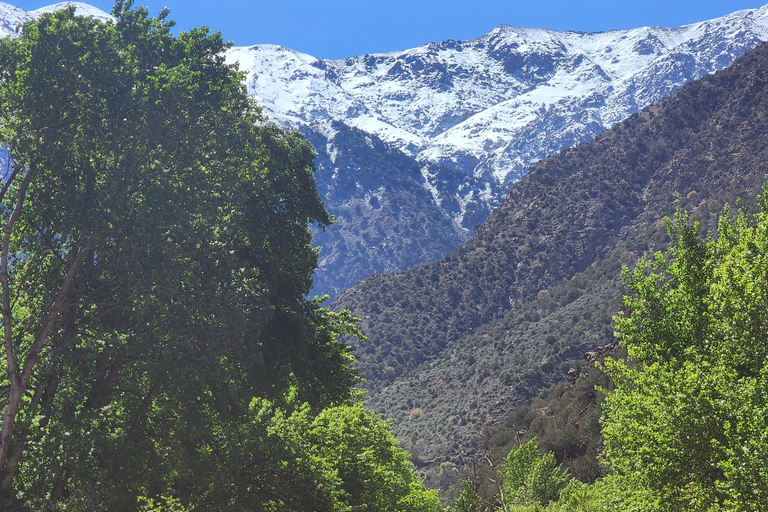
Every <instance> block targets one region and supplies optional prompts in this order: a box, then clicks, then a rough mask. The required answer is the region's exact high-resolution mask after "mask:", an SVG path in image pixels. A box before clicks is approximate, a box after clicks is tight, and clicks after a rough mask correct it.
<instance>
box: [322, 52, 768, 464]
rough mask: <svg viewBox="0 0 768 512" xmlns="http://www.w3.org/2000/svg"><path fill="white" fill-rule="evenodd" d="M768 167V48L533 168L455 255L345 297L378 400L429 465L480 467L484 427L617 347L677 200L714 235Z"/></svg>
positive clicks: (374, 402)
mask: <svg viewBox="0 0 768 512" xmlns="http://www.w3.org/2000/svg"><path fill="white" fill-rule="evenodd" d="M766 173H768V47H767V46H765V45H763V46H760V47H758V48H757V49H756V50H754V51H752V52H750V53H748V54H747V55H745V56H744V57H742V58H741V59H738V60H737V61H736V62H735V63H734V64H733V65H732V66H731V67H729V68H728V69H726V70H724V71H720V72H718V73H715V74H714V75H710V76H707V77H705V78H703V79H701V80H698V81H696V82H693V83H690V84H688V85H686V86H685V87H683V88H682V89H681V90H680V91H678V92H677V93H675V94H673V95H672V96H670V97H668V98H667V99H665V100H663V101H662V102H661V103H659V104H657V105H654V106H651V107H648V108H646V109H644V110H643V111H642V112H641V113H639V114H636V115H633V116H632V117H630V118H629V119H628V120H626V121H624V122H622V123H619V124H618V125H616V126H615V127H614V128H612V129H610V130H607V131H605V132H604V133H603V134H601V135H599V136H598V137H597V138H596V139H595V140H593V141H592V142H589V143H586V144H582V145H580V146H578V147H576V148H573V149H567V150H563V151H561V152H560V153H559V154H557V155H554V156H551V157H549V158H547V159H546V160H544V161H542V162H541V163H539V164H537V165H536V166H534V167H533V168H532V169H531V171H530V173H529V174H528V175H527V176H526V177H525V178H523V179H522V180H521V181H520V182H519V183H518V184H517V185H516V186H515V187H514V188H513V189H512V191H511V192H510V194H509V196H508V197H507V199H506V201H505V202H504V204H503V205H501V206H500V207H499V208H498V209H497V210H496V211H495V212H494V213H493V214H492V215H491V217H490V218H489V219H488V220H487V221H486V222H485V223H484V224H483V225H482V226H481V227H480V228H478V229H477V231H476V232H475V234H474V236H473V237H472V238H471V239H470V240H469V242H468V243H467V244H466V245H464V246H463V247H461V248H460V249H458V250H456V251H455V252H453V253H452V254H451V255H449V256H448V257H446V258H445V259H443V260H441V261H439V262H436V263H431V264H428V265H424V266H421V267H418V268H416V269H412V270H410V271H407V272H403V273H399V274H394V275H377V276H374V277H372V278H369V279H367V280H365V281H363V282H361V283H359V284H358V285H357V286H356V287H354V288H353V289H351V290H349V291H347V292H345V293H343V294H342V295H341V296H340V298H339V300H338V301H337V303H336V307H338V308H349V309H351V310H352V312H353V313H354V314H355V315H357V316H359V317H361V318H362V327H363V331H364V332H365V333H366V334H367V335H368V336H369V341H368V342H367V343H365V344H364V345H362V346H359V347H357V355H358V358H359V366H360V368H361V369H362V372H363V376H364V377H365V378H366V379H368V387H369V388H370V390H371V391H370V393H369V395H368V404H369V405H370V406H372V407H373V408H374V409H376V410H378V411H381V412H383V413H385V414H387V415H390V416H392V417H393V418H395V431H396V433H397V434H398V435H399V436H400V438H401V439H402V440H403V442H404V443H405V446H406V447H407V448H409V449H411V450H412V451H413V452H414V453H415V454H416V456H417V457H418V458H419V459H420V460H421V461H422V462H424V461H427V462H429V461H433V460H443V459H446V458H451V459H453V460H459V461H460V460H468V458H469V457H471V456H473V455H474V454H475V453H476V452H475V451H474V450H476V448H477V446H476V444H474V443H476V442H477V439H478V438H479V432H480V427H481V426H482V425H483V424H485V423H493V422H495V421H499V420H501V419H503V418H504V417H505V416H506V415H507V414H509V412H510V411H511V410H512V407H513V406H514V405H515V404H517V403H520V402H521V401H522V400H524V399H527V398H530V397H532V396H534V395H535V394H536V393H537V392H538V390H539V389H540V388H542V387H543V386H546V385H549V384H551V383H553V382H557V381H562V380H564V379H566V378H567V377H566V372H567V371H568V369H569V367H570V365H571V364H572V363H571V361H572V360H573V359H578V358H580V357H581V355H582V353H583V352H584V351H586V350H588V349H590V348H592V347H595V346H599V345H605V344H607V343H610V342H611V341H612V326H611V321H610V316H611V315H612V314H614V313H615V312H616V311H617V310H618V309H619V307H620V297H621V293H622V289H623V285H622V283H621V279H620V276H619V269H620V266H621V264H632V263H633V262H634V261H636V259H637V257H638V256H640V255H642V254H646V253H648V251H653V250H658V249H662V248H664V247H665V246H666V244H667V243H668V240H667V236H666V232H665V229H664V226H663V222H661V219H662V218H663V217H664V216H669V215H672V214H673V213H674V210H675V208H676V205H677V204H679V205H680V206H682V207H683V208H685V209H687V210H689V211H691V212H692V217H693V218H694V219H698V220H701V221H702V222H703V223H704V225H705V226H710V227H711V226H712V225H713V223H714V222H715V219H716V217H717V216H718V214H719V213H720V212H721V209H722V207H723V206H724V205H725V204H726V203H730V204H734V203H735V201H736V199H737V198H741V199H742V200H743V205H744V207H745V208H751V207H753V206H754V196H755V194H756V193H757V192H758V191H759V188H760V186H761V185H762V184H763V183H764V181H765V179H766Z"/></svg>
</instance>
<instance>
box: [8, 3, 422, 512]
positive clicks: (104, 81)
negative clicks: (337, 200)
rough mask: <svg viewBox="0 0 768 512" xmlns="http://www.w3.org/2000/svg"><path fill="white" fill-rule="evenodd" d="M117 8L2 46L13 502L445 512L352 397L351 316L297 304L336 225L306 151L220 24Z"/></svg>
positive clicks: (42, 28) (35, 25) (53, 24)
mask: <svg viewBox="0 0 768 512" xmlns="http://www.w3.org/2000/svg"><path fill="white" fill-rule="evenodd" d="M112 14H113V16H114V21H112V22H106V23H105V22H102V21H99V20H96V19H93V18H87V17H80V16H76V15H75V11H74V8H68V9H64V10H61V11H57V12H55V13H51V14H45V15H43V16H41V17H40V19H39V20H36V21H32V22H29V23H27V24H25V25H24V27H23V29H22V31H21V34H20V36H19V37H18V38H16V39H5V40H3V41H0V119H2V132H1V133H0V136H1V137H2V143H3V144H5V145H6V146H7V148H8V152H9V156H10V160H9V162H10V163H9V166H10V168H9V169H8V172H7V173H6V176H5V178H4V180H3V184H2V185H3V186H2V201H3V212H2V216H1V217H0V219H1V220H2V236H3V238H2V251H1V253H0V257H1V260H0V283H1V284H2V317H3V348H4V359H3V362H2V366H0V369H2V377H0V379H2V380H1V381H0V386H2V390H3V392H4V394H5V400H4V402H5V409H4V413H3V423H2V430H1V431H0V477H1V478H0V492H1V493H2V497H0V499H3V500H5V501H4V505H3V506H4V507H7V508H10V509H11V510H13V509H14V508H19V509H31V510H49V509H50V510H54V509H58V508H66V509H67V510H137V509H138V508H139V507H140V506H143V507H144V508H145V509H147V510H150V509H154V508H153V507H155V508H156V507H160V506H165V507H166V508H170V509H173V507H176V508H178V509H188V510H361V508H360V507H359V506H357V508H356V505H355V503H357V501H356V500H359V499H362V498H361V497H364V496H368V495H373V494H375V493H379V494H381V495H382V496H384V495H385V494H387V493H389V494H388V496H389V497H388V498H386V499H388V500H389V501H388V502H387V503H396V504H397V507H399V508H397V507H394V508H389V509H390V510H403V511H406V510H433V509H434V507H435V506H436V503H437V502H436V497H435V496H434V494H432V493H430V492H427V491H425V490H424V488H423V486H422V485H421V484H420V483H419V482H418V481H417V480H415V479H414V477H413V474H412V473H411V470H410V468H409V467H408V465H407V461H406V460H404V455H403V452H401V451H400V450H399V449H398V448H396V443H395V441H394V439H393V438H392V437H391V435H389V434H388V427H387V426H386V424H384V423H383V422H382V420H380V419H377V418H376V417H374V416H372V415H371V414H370V413H367V412H364V411H363V410H361V409H360V406H359V405H357V401H358V398H356V396H357V395H356V393H355V391H354V384H355V383H356V379H357V377H356V373H355V371H354V369H353V368H352V366H351V355H350V353H349V351H348V348H347V347H346V345H344V344H343V343H341V342H340V341H339V340H338V336H339V335H340V334H352V335H355V334H357V331H356V328H355V327H354V324H353V323H352V319H351V317H350V316H349V314H348V313H346V312H342V313H332V312H330V311H328V310H327V309H324V308H322V307H320V303H319V301H318V300H308V299H307V298H306V297H305V296H306V294H307V293H308V291H309V289H310V287H311V284H312V272H313V270H314V268H315V266H316V263H317V252H316V250H315V249H314V248H313V247H312V238H311V233H310V231H309V225H310V224H313V223H316V224H318V225H320V226H326V225H328V224H329V223H330V217H329V215H328V213H327V212H326V210H325V208H324V206H323V204H322V202H321V200H320V198H319V197H318V195H317V191H316V187H315V181H314V176H313V172H314V167H313V159H314V153H313V151H312V149H311V147H310V146H309V144H308V143H307V142H306V141H304V140H303V139H302V138H301V137H300V136H299V135H298V134H296V133H293V132H287V131H284V130H281V129H279V128H277V127H275V126H274V125H272V124H269V123H267V122H266V121H265V119H264V118H263V116H262V115H261V113H260V111H259V109H258V107H256V106H255V105H254V104H253V102H252V100H251V99H250V98H249V97H248V96H247V94H246V91H245V88H244V86H243V85H242V76H241V74H240V73H239V72H238V71H237V69H236V68H234V67H232V66H228V65H226V64H225V63H224V57H223V51H224V50H225V49H226V48H227V45H226V44H225V43H224V42H223V41H222V39H221V37H220V35H219V34H218V33H209V32H208V30H207V29H205V28H202V29H193V30H191V31H189V32H182V33H181V34H180V35H179V36H178V37H177V36H174V35H173V34H172V33H171V30H170V29H171V28H172V26H173V22H172V21H170V20H168V19H167V16H168V11H167V10H164V11H162V12H161V13H160V15H159V16H157V17H150V16H149V14H148V12H147V11H146V10H145V9H144V8H135V9H134V8H133V6H132V2H130V1H118V2H117V3H116V4H115V7H114V10H113V13H112ZM296 425H302V428H301V429H299V430H296V429H297V427H296ZM304 428H306V429H308V430H306V431H305V430H303V429H304ZM291 429H294V431H295V432H294V434H295V435H290V433H291V432H292V430H291ZM344 429H347V430H349V431H350V432H352V433H350V434H349V436H350V438H353V439H355V443H356V444H353V445H351V446H349V447H347V448H345V449H344V450H342V449H341V448H340V447H339V446H340V445H339V444H338V443H337V442H334V443H331V442H329V441H328V439H331V438H333V436H337V437H338V436H342V437H343V435H342V434H341V433H340V432H345V430H344ZM358 430H359V431H360V432H358ZM363 431H364V432H366V433H367V434H365V435H363V434H361V432H363ZM374 433H376V435H374ZM313 436H314V437H313ZM289 438H290V439H289ZM289 441H290V442H289ZM376 450H378V451H376ZM345 457H351V458H352V459H353V460H358V462H357V464H359V465H362V466H366V468H367V470H369V471H372V472H373V474H371V475H370V478H368V477H366V479H365V480H364V481H361V480H360V478H361V475H360V474H359V473H358V472H357V471H353V470H352V469H353V468H354V467H356V466H354V464H355V463H354V462H353V461H348V460H346V459H345ZM350 464H352V466H350ZM294 469H295V471H294ZM377 496H378V495H377ZM381 499H384V498H383V497H382V498H381ZM163 504H164V505H163Z"/></svg>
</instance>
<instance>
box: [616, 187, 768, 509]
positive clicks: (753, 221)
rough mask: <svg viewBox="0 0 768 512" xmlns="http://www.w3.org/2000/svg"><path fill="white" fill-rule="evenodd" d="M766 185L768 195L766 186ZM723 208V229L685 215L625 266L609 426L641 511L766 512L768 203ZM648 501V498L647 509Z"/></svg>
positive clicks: (631, 498) (619, 467) (630, 500)
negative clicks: (661, 241)
mask: <svg viewBox="0 0 768 512" xmlns="http://www.w3.org/2000/svg"><path fill="white" fill-rule="evenodd" d="M766 192H768V190H765V191H764V194H765V193H766ZM761 205H762V211H761V212H760V213H758V214H756V215H748V214H746V213H740V214H739V215H737V216H732V215H731V214H730V212H729V211H727V210H726V211H725V212H724V214H723V216H722V218H721V220H720V223H719V227H718V233H717V237H714V236H709V237H707V238H706V239H701V238H700V233H699V227H698V226H697V225H695V224H694V225H690V224H689V223H688V221H687V217H686V215H684V214H679V215H678V216H677V218H676V220H675V222H674V223H672V222H671V223H670V225H669V232H670V234H671V235H672V238H673V242H674V245H673V247H672V248H671V249H670V250H669V251H668V252H666V253H658V254H656V256H655V258H654V259H653V260H651V261H645V260H644V261H641V262H640V263H639V264H638V266H637V267H636V269H635V270H634V272H629V271H626V279H627V283H628V286H629V288H630V290H631V292H632V294H631V295H630V296H628V297H627V298H626V311H625V313H624V314H623V315H620V316H618V317H617V318H616V323H617V329H618V332H619V335H620V340H621V343H622V344H624V345H625V346H626V347H627V348H628V351H629V355H630V357H631V359H630V360H631V361H633V363H632V364H628V363H625V362H618V361H614V362H612V363H610V364H609V370H610V372H611V374H612V376H613V378H614V382H615V384H616V390H615V392H612V393H610V394H609V395H608V398H607V402H606V406H605V413H604V425H603V433H604V435H605V439H606V454H607V458H608V460H609V462H610V464H611V466H612V467H613V469H614V470H615V472H616V473H617V476H618V477H619V478H622V479H624V480H625V481H626V483H627V485H626V486H625V488H626V489H630V490H633V492H629V493H627V494H628V495H627V496H626V501H625V504H626V505H627V506H629V505H630V504H633V505H632V506H638V507H640V508H641V509H644V510H651V509H660V510H766V509H768V394H767V393H766V390H767V389H768V202H766V199H765V197H763V198H762V199H761ZM641 504H642V506H641Z"/></svg>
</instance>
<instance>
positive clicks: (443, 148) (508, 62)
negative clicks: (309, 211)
mask: <svg viewBox="0 0 768 512" xmlns="http://www.w3.org/2000/svg"><path fill="white" fill-rule="evenodd" d="M767 39H768V6H764V7H762V8H759V9H752V10H744V11H739V12H735V13H733V14H730V15H727V16H724V17H722V18H718V19H714V20H710V21H704V22H701V23H695V24H691V25H686V26H682V27H672V28H667V27H642V28H636V29H631V30H616V31H611V32H601V33H580V32H559V31H552V30H546V29H519V28H514V27H510V26H507V25H501V26H499V27H497V28H495V29H494V30H492V31H491V32H489V33H488V34H485V35H483V36H481V37H479V38H477V39H473V40H469V41H452V40H451V41H444V42H441V43H430V44H427V45H424V46H420V47H418V48H413V49H410V50H405V51H400V52H390V53H381V54H371V55H361V56H356V57H350V58H348V59H343V60H336V61H331V60H324V59H318V58H315V57H312V56H310V55H307V54H303V53H299V52H295V51H292V50H289V49H287V48H284V47H281V46H274V45H258V46H253V47H247V48H246V47H235V48H232V50H231V51H230V52H229V54H228V56H227V58H228V59H229V61H230V62H238V63H239V65H240V68H241V69H242V70H244V71H246V72H247V77H246V81H247V86H248V89H249V90H250V91H251V92H252V93H253V94H254V95H255V97H256V98H257V100H258V101H259V103H261V104H262V105H264V110H265V113H266V114H267V115H268V116H269V117H270V118H271V119H272V120H274V121H275V122H277V123H278V124H280V125H282V126H284V127H287V128H294V129H298V130H300V131H302V132H304V133H308V132H310V131H311V132H313V133H315V134H317V133H324V132H328V130H329V128H328V127H329V126H330V125H331V124H332V123H336V124H337V125H339V124H343V125H346V126H349V127H352V128H356V129H358V130H360V131H361V132H362V133H365V134H368V135H369V136H370V137H373V138H375V139H377V140H379V141H382V142H383V143H385V144H387V145H389V146H391V147H392V148H394V149H396V150H398V151H399V152H400V153H402V154H403V155H405V156H407V157H409V158H411V159H413V160H414V161H415V162H416V165H417V166H418V168H419V172H420V175H421V177H420V180H419V181H420V184H421V186H422V187H423V188H424V189H425V190H427V191H428V192H429V197H430V198H431V199H432V201H433V202H434V205H436V206H437V207H438V208H439V209H440V210H442V212H444V213H445V215H446V216H448V217H449V218H450V219H451V220H453V222H454V223H455V225H456V226H457V230H454V231H455V232H461V231H462V230H463V231H464V233H465V236H464V237H462V236H461V235H460V234H459V235H456V234H455V233H454V234H452V240H453V241H454V243H455V244H456V245H458V244H459V243H461V242H462V241H463V240H464V239H465V238H466V235H467V234H469V233H470V231H471V230H472V228H473V227H474V226H475V225H477V224H478V223H480V222H482V221H483V220H485V218H486V217H487V215H488V214H489V213H490V211H491V210H492V209H493V208H494V207H495V206H497V205H498V204H499V203H500V202H501V201H502V200H503V198H504V196H505V195H506V193H507V192H508V191H509V189H510V187H511V186H512V185H513V184H514V183H515V182H516V181H517V180H519V179H520V177H522V176H523V175H524V174H525V173H526V172H527V169H528V167H529V166H531V165H532V164H534V163H535V162H537V161H539V160H541V159H542V158H544V157H546V156H547V155H550V154H553V153H556V152H558V151H559V150H561V149H563V148H568V147H571V146H574V145H576V144H579V143H581V142H585V141H588V140H591V139H592V138H593V137H595V135H597V134H598V133H600V132H602V131H603V130H605V129H606V128H609V127H611V126H613V125H614V124H616V123H617V122H619V121H621V120H623V119H625V118H627V117H628V116H630V115H631V114H633V113H635V112H638V111H640V110H641V109H643V108H644V107H646V106H648V105H651V104H653V103H656V102H658V101H659V100H661V99H662V98H664V97H665V96H667V95H669V94H670V93H672V92H674V91H676V90H677V89H679V88H680V87H681V86H682V85H683V84H684V83H686V82H688V81H691V80H694V79H697V78H700V77H702V76H704V75H706V74H708V73H712V72H714V71H716V70H719V69H722V68H724V67H727V66H728V65H729V64H731V62H733V60H734V59H735V58H737V57H739V56H741V55H742V54H744V52H746V51H747V50H749V49H751V48H753V47H755V46H757V45H758V44H760V43H761V42H762V41H765V40H767ZM332 131H333V130H332ZM314 143H315V146H316V148H317V149H318V152H319V153H320V154H321V158H320V159H319V160H318V180H319V181H320V182H321V184H322V183H323V182H324V181H326V182H328V187H330V189H333V186H334V185H333V179H332V177H333V176H335V175H338V173H339V170H340V169H339V166H338V165H336V162H335V158H334V156H335V155H336V153H337V152H336V149H335V146H334V141H333V139H332V138H326V139H324V140H318V139H317V138H315V140H314ZM347 149H348V151H352V152H353V153H354V152H355V151H357V152H359V155H363V154H364V153H367V152H369V151H370V145H366V144H363V145H361V146H360V147H357V148H347ZM350 158H351V160H352V161H354V155H352V156H351V157H350ZM347 163H349V158H348V159H347ZM360 172H361V173H364V172H365V170H364V169H362V170H361V171H360ZM345 186H347V188H349V187H348V185H345ZM357 189H358V190H357V195H356V196H355V195H354V194H352V195H353V196H355V197H356V198H357V201H358V203H359V204H358V206H363V207H364V208H362V209H360V208H358V209H357V211H356V213H355V212H352V211H351V210H350V208H349V207H348V205H347V206H344V205H341V204H337V203H335V202H334V201H333V200H330V201H328V203H327V204H328V207H329V209H331V211H332V212H333V213H336V214H337V217H338V218H339V224H338V225H337V226H334V227H333V228H331V230H330V233H331V234H330V235H329V234H326V236H325V239H324V240H323V247H322V249H321V266H320V269H319V272H318V279H319V281H320V283H322V286H321V291H326V292H334V291H339V290H340V289H342V288H344V287H348V286H349V285H351V284H353V283H354V281H355V280H356V279H359V278H360V277H362V276H363V275H364V274H366V273H368V274H371V273H373V272H374V271H379V272H381V271H393V270H402V269H404V268H405V266H402V263H403V262H402V261H401V262H400V265H395V264H393V262H392V261H391V260H386V259H380V258H379V259H377V258H376V257H374V256H371V257H370V258H369V261H368V263H367V268H365V269H364V270H363V269H362V268H357V267H355V268H356V269H357V271H358V272H357V274H358V275H357V277H356V278H355V279H351V280H350V279H348V278H347V279H346V280H345V279H343V277H344V276H345V275H347V276H349V273H346V274H345V271H344V269H345V267H341V266H337V263H338V262H339V259H340V258H339V257H338V255H336V256H332V257H331V258H330V259H329V258H327V257H326V258H325V259H324V256H327V255H329V254H331V255H334V254H336V253H337V252H338V251H337V248H338V246H339V244H340V243H341V242H342V241H345V240H346V241H347V242H349V240H351V239H354V240H356V242H357V243H360V244H362V245H365V244H366V241H365V240H364V239H362V238H360V236H359V235H360V234H359V233H354V232H353V231H354V230H351V229H350V227H349V226H348V223H349V222H350V221H351V219H352V218H353V217H354V216H355V215H362V216H364V217H365V216H366V212H367V211H368V210H369V209H370V208H368V210H367V209H366V208H365V206H367V202H366V200H365V197H366V195H368V196H370V194H371V193H373V192H374V191H373V190H370V189H367V188H366V187H364V186H362V184H361V183H360V182H358V183H357ZM350 197H352V196H350ZM381 202H383V200H379V203H381ZM405 220H406V221H407V222H411V221H412V219H405ZM389 221H390V222H392V219H389ZM376 222H377V221H376V220H375V219H372V224H373V225H374V226H375V225H376ZM334 230H335V231H334ZM407 237H408V235H405V236H400V237H399V240H398V236H395V237H394V239H390V243H394V245H395V247H397V246H402V245H403V244H404V243H405V242H407ZM422 243H423V244H424V245H425V246H429V245H430V243H431V237H430V235H429V232H428V230H427V239H425V240H423V241H422ZM334 244H335V245H334ZM367 247H368V248H369V249H370V250H371V251H372V252H371V254H374V253H375V252H376V250H377V247H378V246H376V244H374V245H370V244H369V245H368V246H367ZM449 250H450V248H446V247H445V246H443V247H441V248H440V249H439V250H437V251H432V253H434V252H443V253H445V252H448V251H449ZM422 256H424V255H423V254H421V255H415V257H414V258H412V259H411V261H410V263H409V264H410V265H416V264H420V263H424V262H425V261H426V259H419V258H421V257H422ZM401 259H403V258H401ZM334 262H336V263H334ZM362 267H366V264H362ZM326 274H327V275H330V276H332V279H330V280H329V279H326ZM330 281H333V282H330Z"/></svg>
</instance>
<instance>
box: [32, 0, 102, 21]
mask: <svg viewBox="0 0 768 512" xmlns="http://www.w3.org/2000/svg"><path fill="white" fill-rule="evenodd" d="M69 6H74V7H75V14H77V15H78V16H91V17H93V18H97V19H100V20H103V21H107V20H111V19H113V18H112V16H111V15H110V14H108V13H106V12H104V11H102V10H101V9H99V8H97V7H94V6H92V5H89V4H86V3H83V2H59V3H57V4H53V5H49V6H47V7H41V8H40V9H36V10H34V11H30V12H29V14H30V15H31V16H33V17H35V18H37V17H39V16H42V15H43V14H45V13H48V12H54V11H58V10H61V9H64V8H66V7H69Z"/></svg>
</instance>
